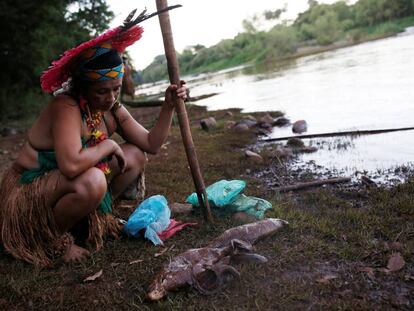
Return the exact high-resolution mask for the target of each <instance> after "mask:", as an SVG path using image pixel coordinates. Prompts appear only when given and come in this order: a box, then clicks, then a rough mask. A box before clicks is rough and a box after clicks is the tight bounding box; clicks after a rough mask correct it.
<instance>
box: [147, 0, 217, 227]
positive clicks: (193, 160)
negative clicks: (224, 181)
mask: <svg viewBox="0 0 414 311" xmlns="http://www.w3.org/2000/svg"><path fill="white" fill-rule="evenodd" d="M155 2H156V4H157V10H158V11H160V10H162V9H164V8H166V7H167V6H168V3H167V0H155ZM158 18H159V20H160V26H161V32H162V38H163V41H164V50H165V56H166V58H167V65H168V75H169V77H170V82H171V84H176V85H177V86H180V85H181V79H180V72H179V67H178V61H177V55H176V53H175V47H174V40H173V36H172V30H171V24H170V15H169V13H168V11H167V12H164V13H162V14H160V15H159V16H158ZM175 109H176V112H177V117H178V123H179V124H180V130H181V136H182V138H183V143H184V149H185V153H186V155H187V160H188V163H189V165H190V170H191V175H192V177H193V181H194V185H195V188H196V192H197V198H198V202H199V204H200V206H201V208H202V209H203V211H204V216H205V218H206V220H207V221H209V222H212V221H213V217H212V215H211V210H210V206H209V204H208V199H207V194H206V189H205V186H204V181H203V177H202V176H201V171H200V166H199V164H198V159H197V154H196V151H195V148H194V143H193V137H192V135H191V129H190V123H189V120H188V115H187V111H186V109H185V104H184V101H183V100H182V99H179V100H178V103H177V105H176V107H175ZM203 197H204V198H205V200H203Z"/></svg>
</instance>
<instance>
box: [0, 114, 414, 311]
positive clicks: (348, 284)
mask: <svg viewBox="0 0 414 311" xmlns="http://www.w3.org/2000/svg"><path fill="white" fill-rule="evenodd" d="M188 112H189V114H190V116H191V119H192V120H197V119H200V118H202V117H206V116H208V115H214V116H215V117H216V118H217V120H218V121H219V126H218V128H216V129H214V130H212V131H210V132H204V131H202V130H200V129H199V128H198V126H196V125H194V126H193V129H192V131H193V138H194V142H195V145H196V149H197V154H198V157H199V162H200V165H201V169H202V172H203V176H204V181H205V183H206V185H209V184H211V183H213V182H215V181H217V180H219V179H223V178H226V179H239V178H242V179H244V180H246V182H247V183H248V187H247V189H246V190H245V193H246V194H248V195H254V196H258V197H262V198H265V199H267V200H270V201H272V203H273V209H272V210H271V211H269V212H268V213H267V216H268V217H278V218H282V219H286V220H287V221H289V223H290V225H289V226H288V227H287V228H285V229H284V230H281V231H280V232H279V233H278V234H277V235H276V236H274V237H272V238H268V239H266V240H264V241H262V242H259V243H258V244H257V246H256V249H257V252H258V253H259V254H262V255H264V256H266V257H267V258H268V259H269V261H268V262H267V263H266V264H262V265H246V266H240V267H238V269H239V271H240V272H241V279H240V280H235V281H233V282H231V283H229V284H228V285H227V286H226V287H225V288H224V289H223V290H222V291H221V292H219V293H217V294H215V295H213V296H203V295H200V294H198V293H197V292H196V291H194V290H191V289H190V290H183V291H180V292H177V293H172V294H170V295H169V296H168V297H167V298H166V299H164V300H162V301H160V302H157V303H149V302H147V301H145V292H146V288H147V286H148V284H149V283H150V282H151V280H152V279H153V278H154V276H155V274H156V273H157V272H158V271H159V270H160V268H161V266H162V264H163V263H164V262H167V261H168V260H169V259H170V258H171V257H173V256H176V255H178V254H179V253H181V252H183V251H185V250H187V249H189V248H193V247H201V246H204V245H206V244H207V243H208V242H209V241H210V240H211V239H212V238H214V237H216V236H218V235H219V234H220V233H222V232H223V231H224V230H225V229H226V228H229V227H232V226H235V225H236V223H235V222H234V221H233V220H232V219H231V218H216V219H215V223H214V224H207V223H205V222H204V221H203V220H202V218H200V214H195V215H189V216H186V217H183V218H181V217H180V219H182V220H184V221H197V222H199V225H198V226H197V227H196V228H190V229H185V230H184V231H183V232H179V233H178V234H177V235H175V236H174V237H172V238H171V239H170V240H168V241H167V242H166V245H167V246H171V245H173V244H174V245H175V247H174V248H173V249H172V250H171V251H170V252H169V253H167V254H165V255H163V256H160V257H154V254H155V253H157V252H159V251H160V248H159V247H155V246H152V245H151V244H150V243H149V242H147V241H143V240H139V239H121V240H118V241H108V242H107V243H106V244H105V248H104V249H103V250H102V251H100V252H98V253H95V254H93V257H92V259H91V260H89V261H88V262H86V263H85V264H73V265H60V266H57V267H56V268H53V269H38V268H36V267H33V266H31V265H28V264H25V263H23V262H20V261H17V260H15V259H13V258H11V257H10V256H8V255H7V254H6V253H5V252H4V250H0V273H1V275H2V277H1V278H0V309H1V310H11V309H16V310H26V309H34V310H78V311H79V310H181V309H182V310H256V309H260V310H303V309H308V308H310V309H314V310H355V309H360V310H372V309H383V310H389V309H392V308H397V309H407V310H408V309H409V308H410V306H412V304H413V303H414V301H413V296H412V295H410V291H411V292H412V289H413V287H412V276H413V275H414V266H413V254H414V242H413V241H414V183H413V182H408V183H406V184H404V185H400V186H397V187H394V188H392V189H388V190H387V189H381V188H380V189H374V190H366V189H363V188H360V189H359V188H355V189H352V190H341V188H327V189H322V190H321V189H311V190H308V191H303V192H298V193H288V194H277V193H274V192H272V189H271V188H268V187H266V186H265V185H264V184H263V181H262V180H261V179H260V178H254V177H253V176H254V173H256V172H259V171H261V170H262V169H264V168H266V167H269V166H271V165H275V163H273V162H272V157H270V156H265V157H264V159H265V162H264V163H263V164H254V163H250V162H249V161H248V160H247V159H246V158H245V157H244V155H243V150H244V148H245V146H246V145H249V144H251V143H252V142H254V140H255V137H254V135H252V134H246V135H241V134H235V133H233V132H231V131H228V130H227V129H226V128H225V126H224V124H225V121H226V120H227V119H232V120H239V119H240V118H241V114H240V112H239V111H237V110H233V113H234V116H233V117H230V118H229V117H225V111H218V112H210V113H207V112H205V110H203V109H201V108H199V107H197V106H190V107H189V109H188ZM256 116H258V114H256ZM194 124H195V123H194ZM168 141H169V144H168V145H167V146H166V147H167V148H166V149H162V151H161V152H160V154H159V155H157V156H151V157H150V160H149V163H148V167H147V175H146V177H147V188H148V195H151V194H163V195H165V196H166V197H167V199H168V201H169V202H183V201H184V199H185V198H186V196H187V195H188V194H190V193H191V192H192V191H193V189H194V185H193V181H192V178H191V175H190V173H189V170H188V168H187V161H186V157H185V153H184V150H183V147H182V143H181V138H180V134H179V129H178V127H177V126H174V127H173V129H172V131H171V135H170V136H169V138H168ZM246 168H249V169H250V170H251V171H252V174H249V175H246V174H245V170H246ZM276 172H277V170H276ZM258 186H260V187H259V188H258ZM391 242H398V243H400V245H401V249H400V250H395V249H394V250H393V249H390V247H389V244H390V243H391ZM396 251H399V252H400V253H401V254H402V256H403V257H404V260H405V262H406V264H405V267H404V268H403V269H402V270H400V271H397V272H394V273H390V274H386V273H383V272H380V271H379V270H378V269H380V268H384V267H385V266H386V265H387V260H388V258H389V257H390V255H391V254H392V253H393V252H396ZM137 259H143V262H141V263H137V264H132V265H130V264H129V263H130V262H131V261H133V260H137ZM364 267H370V268H373V269H374V274H373V275H372V276H370V275H368V274H367V273H366V272H363V271H361V268H364ZM101 269H102V270H103V276H102V277H101V278H99V279H97V280H96V281H94V282H91V283H84V282H83V279H84V278H85V277H87V276H90V275H92V274H94V273H96V272H97V271H99V270H101ZM327 275H334V278H333V279H331V280H329V281H327V282H325V283H324V282H323V278H324V277H326V276H327ZM410 277H411V279H410ZM321 280H322V281H321Z"/></svg>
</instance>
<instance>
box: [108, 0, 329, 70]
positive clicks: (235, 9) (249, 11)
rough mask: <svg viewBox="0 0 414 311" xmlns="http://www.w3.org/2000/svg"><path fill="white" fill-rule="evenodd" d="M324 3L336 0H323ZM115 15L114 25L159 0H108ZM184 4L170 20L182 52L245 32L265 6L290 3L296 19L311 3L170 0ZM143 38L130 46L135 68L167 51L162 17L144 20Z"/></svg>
mask: <svg viewBox="0 0 414 311" xmlns="http://www.w3.org/2000/svg"><path fill="white" fill-rule="evenodd" d="M318 2H320V3H333V2H335V0H322V1H318ZM107 3H108V5H109V7H110V9H111V10H112V11H113V12H114V13H115V18H114V20H113V22H112V23H111V25H110V27H111V28H113V27H116V26H119V25H121V24H122V21H123V20H124V19H125V17H126V16H127V15H128V13H129V12H130V11H132V10H133V9H135V8H137V9H138V10H137V11H138V12H141V11H142V10H144V9H145V8H147V9H148V11H147V13H152V12H155V11H156V5H155V0H135V1H132V0H107ZM174 4H181V5H182V7H181V8H178V9H175V10H172V11H170V21H171V27H172V31H173V36H174V45H175V49H176V51H178V52H182V51H183V49H184V48H186V47H188V46H191V45H196V44H202V45H204V46H206V47H209V46H212V45H214V44H217V43H218V42H220V41H221V40H223V39H232V38H234V37H235V36H236V35H237V34H238V33H239V32H243V26H242V21H243V20H244V19H248V18H251V17H252V16H253V15H254V14H256V13H262V12H263V11H265V10H273V11H274V10H277V9H281V8H283V7H284V6H285V5H287V12H286V13H285V15H283V16H282V18H283V19H294V18H295V16H296V15H297V14H298V13H299V12H302V11H305V10H306V9H307V7H308V5H307V0H255V1H246V0H244V1H243V0H241V1H240V0H239V1H234V0H233V1H228V0H227V1H226V0H224V1H223V0H209V1H200V0H170V1H168V5H174ZM141 26H143V28H144V34H143V36H142V38H141V39H140V40H139V41H138V42H137V43H135V44H134V45H133V46H131V47H129V48H128V49H127V51H128V52H129V54H130V56H131V58H132V61H133V64H134V67H135V69H138V70H142V69H144V68H145V67H146V66H148V65H149V64H150V63H151V62H152V61H153V59H154V57H155V56H157V55H160V54H164V46H163V43H162V36H161V31H160V26H159V22H158V17H153V18H151V19H149V20H147V21H144V22H143V23H142V24H141Z"/></svg>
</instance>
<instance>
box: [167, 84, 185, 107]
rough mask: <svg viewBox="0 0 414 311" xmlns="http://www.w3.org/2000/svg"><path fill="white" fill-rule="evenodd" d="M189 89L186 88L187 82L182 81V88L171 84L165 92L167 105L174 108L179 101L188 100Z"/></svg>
mask: <svg viewBox="0 0 414 311" xmlns="http://www.w3.org/2000/svg"><path fill="white" fill-rule="evenodd" d="M187 91H188V89H187V88H186V86H185V81H181V87H180V88H179V87H177V85H176V84H171V85H170V86H169V87H168V88H167V90H166V91H165V103H166V104H167V105H168V106H169V107H171V108H174V107H175V105H176V104H177V103H178V99H182V100H183V101H185V100H186V99H187Z"/></svg>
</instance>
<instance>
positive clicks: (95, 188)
mask: <svg viewBox="0 0 414 311" xmlns="http://www.w3.org/2000/svg"><path fill="white" fill-rule="evenodd" d="M77 179H78V180H76V181H75V191H76V193H78V194H79V195H80V196H81V197H83V198H84V199H85V201H86V202H87V203H88V204H90V205H92V206H93V205H97V204H99V202H100V201H101V200H102V198H103V197H104V195H105V192H106V190H107V182H106V178H105V174H104V173H103V172H102V171H101V170H100V169H98V168H96V167H92V168H90V169H88V170H87V171H86V172H84V173H83V174H82V175H80V176H78V178H77Z"/></svg>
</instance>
